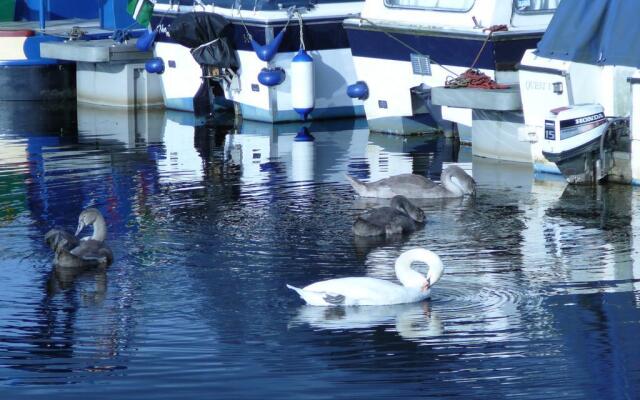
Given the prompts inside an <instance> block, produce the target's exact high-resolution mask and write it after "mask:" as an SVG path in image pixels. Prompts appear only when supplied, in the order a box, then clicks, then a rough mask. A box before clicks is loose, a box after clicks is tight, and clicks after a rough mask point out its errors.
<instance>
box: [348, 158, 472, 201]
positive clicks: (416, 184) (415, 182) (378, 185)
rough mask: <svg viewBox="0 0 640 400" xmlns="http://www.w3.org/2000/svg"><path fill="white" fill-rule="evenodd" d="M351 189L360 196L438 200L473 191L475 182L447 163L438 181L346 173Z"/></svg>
mask: <svg viewBox="0 0 640 400" xmlns="http://www.w3.org/2000/svg"><path fill="white" fill-rule="evenodd" d="M347 179H348V180H349V182H350V183H351V186H352V187H353V190H355V191H356V193H358V195H360V196H362V197H379V198H392V197H393V196H396V195H402V196H405V197H408V198H410V199H440V198H448V197H462V196H464V195H468V194H470V195H472V194H475V191H476V182H475V181H474V180H473V178H472V177H470V176H469V175H468V174H467V173H466V172H465V171H464V170H463V169H462V168H460V167H458V166H457V165H450V166H448V167H447V168H445V169H444V170H443V171H442V174H441V175H440V182H441V184H437V183H435V182H433V181H432V180H430V179H429V178H426V177H424V176H422V175H416V174H400V175H395V176H391V177H389V178H385V179H380V180H379V181H375V182H369V183H365V182H361V181H359V180H358V179H356V178H354V177H352V176H349V175H347Z"/></svg>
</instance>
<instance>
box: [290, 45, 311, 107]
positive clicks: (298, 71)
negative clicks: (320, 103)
mask: <svg viewBox="0 0 640 400" xmlns="http://www.w3.org/2000/svg"><path fill="white" fill-rule="evenodd" d="M314 99H315V93H314V87H313V58H311V56H310V55H309V54H307V52H306V51H305V50H304V49H300V51H298V53H297V54H296V55H295V57H293V59H292V60H291V105H292V106H293V109H294V110H296V112H297V113H298V114H300V116H302V118H303V119H307V116H308V115H309V113H310V112H311V111H312V110H313V107H314Z"/></svg>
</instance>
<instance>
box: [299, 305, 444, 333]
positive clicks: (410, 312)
mask: <svg viewBox="0 0 640 400" xmlns="http://www.w3.org/2000/svg"><path fill="white" fill-rule="evenodd" d="M300 324H308V325H310V326H311V327H313V328H314V329H326V330H363V329H371V328H375V327H377V326H384V327H385V329H386V330H387V331H390V332H396V333H398V334H399V335H400V336H401V337H402V338H404V339H409V340H411V339H424V338H430V337H437V336H441V335H443V334H444V326H443V323H442V321H441V320H440V318H438V314H437V313H435V312H433V311H432V310H431V305H430V304H429V303H428V302H422V303H414V304H396V305H390V306H379V307H364V306H362V307H314V306H307V305H305V306H302V307H300V309H298V312H297V314H296V315H295V317H294V318H293V319H292V320H291V322H290V324H289V326H290V328H293V327H295V326H297V325H300Z"/></svg>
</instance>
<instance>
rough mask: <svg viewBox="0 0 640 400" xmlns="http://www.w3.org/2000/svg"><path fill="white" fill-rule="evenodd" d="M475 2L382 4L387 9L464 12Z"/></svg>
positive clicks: (417, 0)
mask: <svg viewBox="0 0 640 400" xmlns="http://www.w3.org/2000/svg"><path fill="white" fill-rule="evenodd" d="M475 1H476V0H384V4H385V5H386V6H387V7H398V8H417V9H422V10H438V11H458V12H465V11H469V10H471V7H473V3H475Z"/></svg>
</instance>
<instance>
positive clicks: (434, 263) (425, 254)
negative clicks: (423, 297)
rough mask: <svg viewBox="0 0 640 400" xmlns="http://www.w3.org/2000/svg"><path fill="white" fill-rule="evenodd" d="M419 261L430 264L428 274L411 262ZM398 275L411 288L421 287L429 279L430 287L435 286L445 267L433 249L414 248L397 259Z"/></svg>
mask: <svg viewBox="0 0 640 400" xmlns="http://www.w3.org/2000/svg"><path fill="white" fill-rule="evenodd" d="M416 261H419V262H423V263H425V264H427V265H428V266H429V272H428V273H427V276H424V275H422V274H421V273H419V272H418V271H416V270H414V269H413V268H411V264H412V263H414V262H416ZM395 268H396V276H397V277H398V280H399V281H400V282H401V283H402V284H403V285H404V286H405V287H409V288H415V289H421V288H422V287H424V285H425V283H426V282H427V280H429V287H431V286H433V285H434V284H435V283H436V282H437V281H438V280H439V279H440V276H441V275H442V272H443V271H444V267H443V265H442V261H441V260H440V257H438V255H437V254H436V253H434V252H432V251H429V250H425V249H412V250H408V251H406V252H404V253H402V254H401V255H400V257H398V259H397V260H396V267H395Z"/></svg>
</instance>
